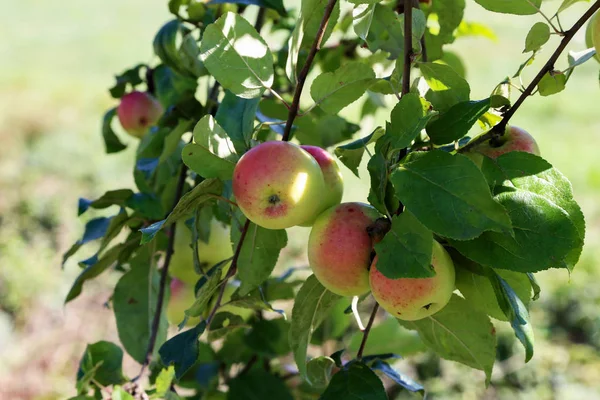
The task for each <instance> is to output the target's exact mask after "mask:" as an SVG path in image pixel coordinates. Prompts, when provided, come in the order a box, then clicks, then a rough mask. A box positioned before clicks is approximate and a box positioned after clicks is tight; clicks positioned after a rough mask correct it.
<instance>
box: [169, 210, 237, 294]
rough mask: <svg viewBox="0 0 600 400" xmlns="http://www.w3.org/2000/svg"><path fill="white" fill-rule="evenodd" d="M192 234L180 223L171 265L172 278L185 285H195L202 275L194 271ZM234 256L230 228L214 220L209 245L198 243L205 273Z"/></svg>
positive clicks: (199, 255) (176, 232)
mask: <svg viewBox="0 0 600 400" xmlns="http://www.w3.org/2000/svg"><path fill="white" fill-rule="evenodd" d="M191 243H192V232H191V231H190V230H189V229H188V227H187V226H185V223H183V222H178V223H177V228H176V230H175V244H174V246H173V250H174V252H173V255H172V256H171V264H170V265H169V273H170V274H171V276H172V277H174V278H177V279H179V280H182V281H183V282H185V283H188V284H191V285H195V284H196V282H197V281H198V279H200V275H198V273H197V272H196V270H195V269H194V259H193V253H192V248H191ZM231 256H233V250H232V247H231V240H230V238H229V226H227V225H225V224H223V223H221V222H220V221H218V220H217V219H215V218H213V219H212V220H211V222H210V236H209V238H208V243H205V242H203V241H202V240H199V241H198V257H199V259H200V264H201V267H202V269H203V270H204V271H206V270H208V269H209V268H210V267H212V266H213V265H215V264H217V263H219V262H221V261H223V260H226V259H228V258H230V257H231Z"/></svg>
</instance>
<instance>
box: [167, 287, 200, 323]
mask: <svg viewBox="0 0 600 400" xmlns="http://www.w3.org/2000/svg"><path fill="white" fill-rule="evenodd" d="M195 300H196V296H195V293H194V285H189V284H187V283H185V282H183V281H180V280H179V279H177V278H174V279H172V280H171V297H170V298H169V304H168V305H167V319H168V320H169V323H170V324H171V325H179V324H180V323H181V322H182V321H183V319H184V318H185V310H187V309H188V308H190V307H191V306H192V304H194V301H195ZM199 322H200V318H199V317H193V318H188V320H187V322H186V326H194V325H198V323H199Z"/></svg>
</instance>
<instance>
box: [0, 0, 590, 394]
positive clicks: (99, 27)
mask: <svg viewBox="0 0 600 400" xmlns="http://www.w3.org/2000/svg"><path fill="white" fill-rule="evenodd" d="M434 1H436V0H434ZM286 3H287V2H286ZM289 3H293V2H289ZM559 4H560V1H559V0H555V1H546V2H545V3H544V10H549V11H548V13H550V14H551V13H552V12H553V11H554V10H555V9H556V8H557V7H558V6H559ZM587 6H588V4H587V3H585V2H582V3H578V4H576V5H575V6H573V7H572V8H571V9H570V10H569V11H568V12H567V13H566V15H565V17H564V18H563V21H562V22H563V26H564V27H568V26H570V24H571V23H572V22H573V21H574V20H575V19H576V18H577V17H578V16H579V15H581V14H582V13H583V12H584V10H585V7H587ZM169 18H170V16H169V14H168V10H167V7H166V1H165V0H105V1H103V2H89V1H86V2H82V1H76V0H62V1H60V2H47V1H40V0H23V1H19V2H14V1H13V2H4V3H3V5H2V12H1V13H0V37H2V40H0V60H2V61H1V62H0V359H1V360H2V362H1V363H0V398H2V399H34V398H35V399H38V398H39V399H54V398H65V397H66V396H68V395H72V394H73V393H74V389H73V385H74V377H75V372H76V369H77V363H78V361H79V358H80V356H81V353H82V351H83V349H84V348H85V345H86V344H87V343H91V342H95V341H98V340H101V339H108V340H115V341H117V338H116V334H115V329H114V319H113V317H112V313H111V311H110V310H109V309H107V308H106V307H105V306H104V303H105V302H106V301H107V300H108V299H109V296H110V289H109V288H110V285H109V284H110V283H114V279H115V277H112V276H110V275H108V276H106V277H104V278H103V279H100V280H98V281H96V282H92V283H88V284H86V287H85V291H84V295H82V296H81V297H80V298H78V299H77V300H76V301H74V302H72V303H70V304H69V305H68V306H66V307H65V306H64V305H63V300H64V297H65V294H66V292H67V291H68V288H69V287H70V284H71V282H72V280H73V279H74V277H75V276H76V274H77V272H78V267H77V265H76V263H75V262H69V263H68V264H67V265H66V266H65V269H64V270H61V267H60V260H61V254H62V252H64V251H65V250H66V249H67V248H68V246H69V245H70V244H71V243H72V242H73V241H75V240H76V239H77V238H78V237H79V236H80V235H81V233H82V228H83V225H84V224H83V222H84V221H82V220H78V219H77V218H76V206H77V200H78V198H79V197H86V198H95V197H97V196H99V195H100V194H102V193H103V192H104V191H106V190H108V189H115V188H120V187H132V186H133V180H132V177H131V171H132V165H133V162H132V160H133V155H134V154H133V153H134V150H133V147H134V146H129V147H130V148H129V149H128V150H127V151H125V152H123V153H119V154H117V155H105V154H104V152H103V149H104V147H103V143H102V140H101V135H100V121H101V117H102V114H103V112H104V111H105V110H106V109H107V108H109V107H112V106H114V105H115V102H114V100H112V99H111V98H110V96H109V94H108V91H107V88H108V87H110V86H111V85H112V83H113V75H114V74H116V73H119V72H121V71H122V70H124V69H125V68H127V67H130V66H133V65H135V64H137V63H138V62H140V61H144V62H150V61H152V60H153V58H152V47H151V40H152V38H153V36H154V33H155V32H156V30H157V29H158V28H159V27H160V26H161V25H162V24H163V23H164V22H165V21H166V20H168V19H169ZM465 19H466V20H467V21H477V22H481V23H484V24H486V25H488V26H489V27H490V28H492V30H493V31H494V32H495V34H496V36H497V40H495V41H492V40H489V39H485V38H482V37H475V38H461V39H459V40H457V42H456V43H455V45H454V46H453V47H452V49H453V51H455V52H456V53H458V54H460V55H461V56H462V57H463V58H464V60H465V64H466V70H467V78H468V80H469V83H470V84H471V88H472V96H473V98H483V97H485V96H487V95H488V94H489V93H490V91H491V90H492V89H493V88H494V86H495V85H496V84H497V83H498V82H500V81H501V80H502V79H504V78H505V77H506V76H508V75H512V74H513V73H514V72H515V71H516V70H517V68H518V66H519V65H520V64H521V63H522V62H523V61H524V60H525V55H523V54H522V53H521V52H522V50H523V46H524V38H525V35H526V33H527V31H528V29H529V28H530V27H531V25H532V24H533V23H534V22H535V21H538V20H541V17H539V16H531V17H514V16H506V15H500V14H493V13H490V12H486V11H485V10H483V9H482V8H481V7H479V6H478V5H477V4H475V3H474V1H472V0H467V12H466V18H465ZM557 41H558V38H557V37H553V39H552V42H551V45H547V46H546V49H545V50H544V51H543V52H542V53H541V55H540V56H539V57H538V60H536V63H535V64H534V66H533V67H531V68H529V69H528V70H527V71H526V72H525V74H524V80H525V83H527V82H528V80H529V79H530V78H531V77H532V76H533V74H535V73H536V72H537V70H538V69H539V67H540V66H541V65H542V63H543V62H544V61H545V60H546V59H547V57H548V56H549V54H550V52H551V51H552V50H553V48H554V47H555V44H556V43H557ZM571 48H572V49H574V50H582V49H584V48H585V44H584V37H583V32H581V33H580V34H578V35H577V37H576V38H575V40H574V42H573V43H572V45H571ZM561 63H562V64H560V65H559V66H558V67H563V68H564V66H565V65H566V55H565V56H563V57H562V58H561ZM536 67H537V68H536ZM598 70H599V66H598V64H597V63H596V62H595V61H593V60H592V61H590V62H588V63H587V64H585V65H584V66H582V67H581V68H578V69H577V71H576V72H575V74H574V75H573V77H572V79H571V80H570V82H569V84H568V86H567V89H566V90H565V91H564V92H563V93H561V94H558V95H556V96H553V97H549V98H541V97H539V96H536V97H534V98H531V99H529V100H528V101H527V102H526V103H525V105H524V106H523V107H522V108H521V109H520V110H519V112H518V113H517V115H516V116H515V118H514V120H513V123H514V124H516V125H519V126H522V127H523V128H525V129H527V130H528V131H529V132H530V133H531V134H533V135H534V136H535V137H536V139H537V140H538V141H539V144H540V147H541V150H542V153H543V155H544V157H545V158H546V159H547V160H549V161H550V162H551V163H553V164H554V165H555V166H556V167H558V168H559V169H560V170H561V171H562V172H563V173H564V174H565V175H567V176H568V177H569V178H570V179H571V181H572V183H573V187H574V192H575V196H576V198H577V199H578V201H579V202H580V204H581V206H582V208H583V210H584V213H585V216H586V219H587V226H588V229H587V240H586V246H585V249H584V253H583V256H582V258H581V261H580V263H579V265H578V266H577V268H576V269H575V271H574V273H573V274H572V275H571V276H569V275H568V273H567V272H565V271H563V270H561V271H558V270H554V271H548V272H545V273H541V274H538V278H539V281H540V283H541V284H542V296H541V299H540V300H539V301H538V302H535V303H533V306H532V310H531V312H532V315H533V319H534V326H535V328H536V332H535V333H536V355H535V357H534V359H533V360H532V361H531V362H530V363H529V364H527V365H523V361H522V360H523V352H522V350H520V349H518V347H517V346H516V345H514V343H513V342H514V341H513V340H512V339H511V334H508V335H503V334H501V335H500V338H501V339H502V340H501V346H500V349H501V353H502V357H501V358H503V359H504V360H503V361H501V362H499V364H498V365H497V367H496V369H495V373H494V378H493V379H492V385H491V386H490V387H489V388H487V389H486V388H485V387H484V383H483V379H482V376H481V375H480V374H479V373H476V372H470V371H469V370H467V369H465V368H462V367H460V366H457V365H456V364H453V363H449V362H441V363H439V360H437V359H435V358H434V357H430V356H420V357H418V358H417V359H416V362H413V363H411V364H410V365H409V364H407V365H406V367H407V368H410V369H407V370H406V371H405V372H407V373H409V374H410V375H412V376H413V377H414V378H416V379H420V380H421V381H422V382H423V383H424V384H425V385H426V387H427V388H428V389H429V390H430V391H431V397H432V398H442V399H446V398H462V399H479V398H485V399H496V398H498V399H500V398H502V399H504V398H506V399H517V398H519V399H534V398H535V399H581V398H584V397H585V398H587V399H595V398H600V384H599V383H598V382H599V380H600V285H598V283H597V281H598V278H599V277H600V270H599V269H598V268H596V265H597V264H598V262H599V261H600V166H598V156H597V152H598V142H596V141H597V140H599V138H600V137H599V136H598V134H597V132H599V131H600V118H598V116H599V113H598V111H597V107H598V104H599V101H598V100H599V99H600V90H599V85H598ZM513 98H514V97H513ZM345 114H352V112H351V110H350V111H348V110H346V112H345ZM345 176H346V177H347V183H348V190H347V193H346V196H345V200H359V201H361V200H362V201H364V200H365V199H366V195H367V190H368V189H367V187H368V179H367V180H366V181H364V182H361V181H360V180H358V179H356V178H355V177H353V176H351V174H350V173H349V172H348V171H347V170H345ZM364 176H365V177H366V176H368V174H364ZM305 237H306V230H298V231H294V238H295V239H294V241H293V242H294V243H295V244H296V243H302V241H303V240H304V238H305ZM302 251H303V250H302V249H298V253H299V254H303V253H302ZM85 256H86V253H85V251H82V252H81V253H80V254H78V256H77V257H75V258H76V259H83V258H84V257H85ZM503 338H505V339H503ZM125 370H126V371H136V367H135V366H134V365H133V364H130V365H126V366H125ZM134 373H135V372H132V374H134Z"/></svg>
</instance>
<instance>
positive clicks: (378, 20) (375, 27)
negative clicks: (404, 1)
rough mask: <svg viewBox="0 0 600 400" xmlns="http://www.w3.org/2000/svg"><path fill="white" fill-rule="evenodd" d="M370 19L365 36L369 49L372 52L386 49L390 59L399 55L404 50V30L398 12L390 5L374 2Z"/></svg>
mask: <svg viewBox="0 0 600 400" xmlns="http://www.w3.org/2000/svg"><path fill="white" fill-rule="evenodd" d="M370 19H371V23H370V24H369V28H368V32H369V33H368V34H367V38H366V42H367V45H368V46H369V49H370V50H371V51H372V52H373V53H375V52H376V51H377V50H383V51H387V52H388V53H390V59H396V58H398V57H400V56H401V55H402V52H403V51H404V30H403V24H402V21H401V19H400V17H399V16H398V14H396V13H395V12H394V11H393V10H392V9H391V8H390V7H386V6H383V5H381V4H376V5H375V8H374V10H373V16H372V17H371V18H370ZM363 31H364V30H363Z"/></svg>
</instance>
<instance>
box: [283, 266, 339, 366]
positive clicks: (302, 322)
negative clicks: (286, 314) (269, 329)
mask: <svg viewBox="0 0 600 400" xmlns="http://www.w3.org/2000/svg"><path fill="white" fill-rule="evenodd" d="M340 299H341V296H338V295H337V294H334V293H331V292H330V291H329V290H327V289H325V288H324V287H323V285H321V284H320V283H319V281H318V280H317V278H316V277H315V276H314V275H311V276H309V277H308V279H307V280H306V281H305V282H304V284H303V285H302V287H301V288H300V291H299V292H298V295H297V296H296V299H295V301H294V307H293V309H292V325H291V326H290V335H289V341H290V348H291V349H292V352H293V353H294V359H295V360H296V364H297V365H298V371H300V375H302V376H303V377H306V352H307V350H308V344H309V343H310V338H311V335H312V333H313V332H314V330H315V329H316V328H317V327H318V326H319V325H320V324H321V322H323V319H324V318H325V317H326V316H327V314H328V313H329V311H330V310H331V308H332V307H333V306H335V304H336V303H337V301H338V300H340Z"/></svg>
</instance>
